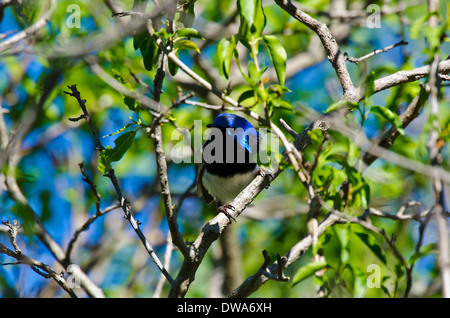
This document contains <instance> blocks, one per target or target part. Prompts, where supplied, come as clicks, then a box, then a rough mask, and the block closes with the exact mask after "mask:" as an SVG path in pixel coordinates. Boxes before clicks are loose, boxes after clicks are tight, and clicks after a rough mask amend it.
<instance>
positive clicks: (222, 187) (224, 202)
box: [197, 113, 260, 221]
mask: <svg viewBox="0 0 450 318" xmlns="http://www.w3.org/2000/svg"><path fill="white" fill-rule="evenodd" d="M206 127H208V128H211V132H210V134H209V136H208V138H207V140H206V141H205V143H204V144H203V147H202V148H203V152H202V163H201V165H200V168H199V173H198V180H197V194H198V196H200V197H202V198H203V200H204V201H205V202H206V203H207V204H210V203H212V202H213V201H215V202H216V203H217V210H218V212H222V213H224V214H225V215H226V216H227V217H228V218H229V219H230V221H231V220H234V217H232V216H231V214H230V213H229V212H228V211H227V209H230V210H234V207H233V206H231V205H230V203H231V202H232V201H233V199H234V198H235V197H236V196H237V195H238V194H239V193H240V192H241V191H242V190H243V189H244V188H245V187H246V186H247V185H248V184H249V183H250V182H251V181H252V180H253V179H254V178H255V176H256V175H257V174H258V172H259V170H260V168H259V166H258V164H257V163H256V161H255V157H256V154H257V152H258V151H259V143H260V136H259V133H258V131H257V130H256V129H255V128H254V127H253V126H252V124H251V123H250V122H248V121H247V120H246V119H245V118H243V117H240V116H238V115H235V114H231V113H221V114H219V115H218V116H217V117H216V118H215V119H214V121H213V123H212V124H208V125H206Z"/></svg>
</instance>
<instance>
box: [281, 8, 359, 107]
mask: <svg viewBox="0 0 450 318" xmlns="http://www.w3.org/2000/svg"><path fill="white" fill-rule="evenodd" d="M274 1H275V3H276V4H278V6H280V7H281V8H282V9H283V10H284V11H286V12H287V13H289V14H290V15H291V16H292V17H294V18H295V19H296V20H298V21H300V22H302V23H303V24H304V25H306V26H307V27H308V28H309V29H311V30H312V31H314V32H315V33H316V34H317V35H318V36H319V38H320V41H321V42H322V45H323V47H324V48H325V51H326V53H327V57H328V60H329V61H330V63H331V65H332V66H333V68H334V70H335V71H336V75H337V77H338V79H339V82H340V83H341V86H342V89H343V91H344V96H346V98H353V95H354V90H355V87H354V86H353V82H352V80H351V78H350V74H349V73H348V70H347V67H346V65H345V57H344V56H343V55H342V53H341V50H340V49H339V46H338V45H337V42H336V39H335V38H334V36H333V35H332V34H331V32H330V30H329V29H328V27H327V26H326V25H325V24H323V23H320V22H319V21H317V20H316V19H314V18H312V17H310V16H309V15H308V14H306V13H304V12H303V11H301V10H299V9H298V8H297V7H296V6H295V5H293V4H292V3H291V1H290V0H274Z"/></svg>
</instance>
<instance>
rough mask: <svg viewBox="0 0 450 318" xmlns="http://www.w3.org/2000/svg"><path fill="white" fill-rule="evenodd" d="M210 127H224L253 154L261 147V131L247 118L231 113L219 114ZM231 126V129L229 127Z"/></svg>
mask: <svg viewBox="0 0 450 318" xmlns="http://www.w3.org/2000/svg"><path fill="white" fill-rule="evenodd" d="M206 127H208V128H213V127H214V128H224V129H226V132H227V134H230V135H233V137H234V138H235V139H236V140H237V142H238V143H239V144H240V145H241V146H242V147H243V148H245V149H247V150H248V152H250V153H251V154H255V153H256V152H257V151H258V149H259V133H258V131H257V130H256V129H255V127H253V126H252V124H250V123H249V122H248V121H247V120H246V119H245V118H242V117H240V116H238V115H234V114H230V113H222V114H220V115H218V116H217V117H216V118H215V119H214V121H213V123H212V124H208V125H206ZM228 128H231V129H228Z"/></svg>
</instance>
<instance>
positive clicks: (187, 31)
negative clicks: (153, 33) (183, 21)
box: [175, 28, 203, 40]
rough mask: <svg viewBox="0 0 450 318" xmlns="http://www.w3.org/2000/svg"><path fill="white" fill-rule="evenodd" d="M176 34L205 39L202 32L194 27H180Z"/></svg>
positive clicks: (182, 36)
mask: <svg viewBox="0 0 450 318" xmlns="http://www.w3.org/2000/svg"><path fill="white" fill-rule="evenodd" d="M175 34H176V36H177V37H178V38H196V39H202V40H203V36H202V35H201V34H200V32H198V30H196V29H193V28H182V29H178V30H177V32H176V33H175Z"/></svg>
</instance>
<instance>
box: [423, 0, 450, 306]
mask: <svg viewBox="0 0 450 318" xmlns="http://www.w3.org/2000/svg"><path fill="white" fill-rule="evenodd" d="M438 4H439V2H437V4H436V1H430V2H429V5H430V11H434V10H431V8H432V7H433V8H436V7H437V6H438ZM433 18H436V17H435V16H433ZM431 23H432V20H431V18H430V24H431ZM437 23H438V22H437V21H435V24H436V25H437ZM438 65H439V53H436V54H435V55H434V58H433V62H432V63H431V66H430V76H429V86H430V117H429V120H430V121H431V128H430V132H429V136H428V141H427V149H428V152H429V154H430V160H431V165H432V172H433V177H432V185H433V192H434V210H435V214H436V216H435V217H436V225H437V230H438V242H437V243H438V253H439V254H438V264H439V268H440V276H441V280H442V296H443V297H444V298H450V242H449V236H448V233H449V232H448V225H447V217H446V215H445V211H444V200H443V195H444V194H443V191H444V189H443V185H442V180H441V177H440V175H439V173H438V168H441V163H442V155H441V147H440V146H438V143H439V138H440V137H439V134H440V128H441V124H440V122H439V118H440V114H439V100H438V90H439V89H438V85H439V84H440V83H439V79H438V76H437V75H438Z"/></svg>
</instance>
